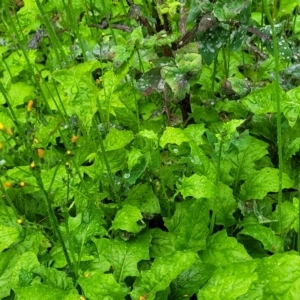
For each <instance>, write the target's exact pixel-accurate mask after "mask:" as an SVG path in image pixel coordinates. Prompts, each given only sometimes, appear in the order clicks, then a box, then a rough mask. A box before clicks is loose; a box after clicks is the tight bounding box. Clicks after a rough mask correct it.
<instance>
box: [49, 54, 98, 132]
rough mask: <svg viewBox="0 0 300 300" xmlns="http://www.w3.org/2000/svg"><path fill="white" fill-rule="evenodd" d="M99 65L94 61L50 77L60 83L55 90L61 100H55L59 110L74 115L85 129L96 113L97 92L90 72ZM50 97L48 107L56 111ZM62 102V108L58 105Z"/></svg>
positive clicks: (59, 71)
mask: <svg viewBox="0 0 300 300" xmlns="http://www.w3.org/2000/svg"><path fill="white" fill-rule="evenodd" d="M99 64H100V63H99V62H98V61H95V60H94V61H89V62H85V63H82V64H79V65H76V66H74V67H71V68H69V69H63V70H58V71H55V72H53V73H52V77H53V78H54V79H55V80H56V81H58V82H59V83H60V86H58V88H57V89H58V91H59V94H60V95H59V96H60V98H61V99H58V98H57V99H56V102H57V103H59V105H58V106H59V108H60V109H61V110H62V111H66V112H67V113H68V114H69V115H74V114H76V115H77V116H78V117H79V118H80V119H81V121H82V124H83V125H84V126H86V127H87V128H89V127H90V126H91V122H92V118H93V116H94V114H95V113H96V111H97V101H96V99H97V97H98V95H99V91H98V89H97V88H96V86H95V84H94V82H93V79H92V76H91V72H92V71H94V70H95V69H97V68H98V67H99ZM52 97H53V96H51V97H50V99H48V100H49V104H50V107H51V108H52V109H55V110H57V107H56V105H55V104H54V102H53V99H52ZM62 101H63V107H62V106H61V104H60V103H61V102H62ZM83 103H84V105H83Z"/></svg>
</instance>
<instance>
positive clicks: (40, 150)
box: [37, 148, 45, 158]
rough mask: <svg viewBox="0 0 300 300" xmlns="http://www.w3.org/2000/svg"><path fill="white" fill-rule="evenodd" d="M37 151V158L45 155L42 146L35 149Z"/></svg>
mask: <svg viewBox="0 0 300 300" xmlns="http://www.w3.org/2000/svg"><path fill="white" fill-rule="evenodd" d="M37 153H38V156H39V158H43V157H44V155H45V151H44V149H42V148H39V149H37Z"/></svg>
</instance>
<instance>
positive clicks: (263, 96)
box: [241, 84, 282, 115]
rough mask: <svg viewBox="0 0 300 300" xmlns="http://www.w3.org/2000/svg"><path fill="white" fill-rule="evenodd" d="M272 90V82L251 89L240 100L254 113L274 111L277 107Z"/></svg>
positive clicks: (273, 88)
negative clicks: (256, 88)
mask: <svg viewBox="0 0 300 300" xmlns="http://www.w3.org/2000/svg"><path fill="white" fill-rule="evenodd" d="M274 90H275V87H274V84H269V85H267V86H266V87H263V88H261V89H258V90H255V91H253V92H252V93H250V94H249V95H248V96H246V97H245V98H243V99H242V100H241V102H242V103H243V104H244V105H245V106H246V108H248V109H249V110H250V111H251V112H253V113H254V114H256V115H260V114H268V113H275V112H276V111H277V108H276V102H275V98H274V96H275V95H274ZM281 94H282V92H281Z"/></svg>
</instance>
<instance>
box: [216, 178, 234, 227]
mask: <svg viewBox="0 0 300 300" xmlns="http://www.w3.org/2000/svg"><path fill="white" fill-rule="evenodd" d="M236 208H237V202H236V200H235V198H234V196H233V193H232V189H231V188H230V187H229V186H228V185H226V184H224V183H222V182H221V181H220V182H219V185H218V195H217V196H216V199H215V202H214V206H213V207H212V208H211V209H212V210H213V211H214V212H215V213H216V224H220V225H224V226H226V227H227V226H231V225H233V224H234V223H235V222H236V220H235V219H234V217H233V213H234V212H235V210H236Z"/></svg>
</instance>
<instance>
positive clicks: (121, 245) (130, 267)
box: [94, 232, 151, 283]
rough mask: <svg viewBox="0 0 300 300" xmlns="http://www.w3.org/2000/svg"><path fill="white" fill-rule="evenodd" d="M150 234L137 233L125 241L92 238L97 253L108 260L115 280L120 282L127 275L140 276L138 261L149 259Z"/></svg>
mask: <svg viewBox="0 0 300 300" xmlns="http://www.w3.org/2000/svg"><path fill="white" fill-rule="evenodd" d="M150 241H151V235H150V234H149V233H148V232H147V233H144V234H140V235H137V236H136V237H135V238H132V239H130V240H129V241H127V242H124V241H122V240H118V239H114V240H109V239H100V240H98V239H94V242H95V244H96V246H97V249H98V253H99V254H100V255H103V257H105V259H106V260H107V261H108V262H110V264H111V266H112V268H113V270H114V272H113V274H114V277H115V279H116V281H117V282H119V283H121V282H123V280H124V279H125V278H126V277H127V276H132V277H135V276H140V273H139V271H138V268H137V264H138V262H140V261H141V260H148V259H149V246H150Z"/></svg>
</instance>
